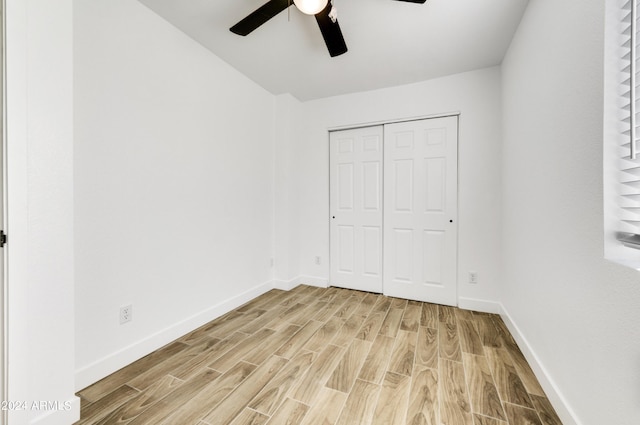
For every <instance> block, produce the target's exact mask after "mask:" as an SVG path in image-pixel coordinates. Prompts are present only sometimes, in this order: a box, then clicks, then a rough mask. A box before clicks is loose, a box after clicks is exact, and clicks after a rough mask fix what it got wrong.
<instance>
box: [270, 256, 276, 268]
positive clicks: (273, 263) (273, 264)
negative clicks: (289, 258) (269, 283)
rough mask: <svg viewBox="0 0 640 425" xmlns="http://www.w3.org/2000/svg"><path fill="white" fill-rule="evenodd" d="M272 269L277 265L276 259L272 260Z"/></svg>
mask: <svg viewBox="0 0 640 425" xmlns="http://www.w3.org/2000/svg"><path fill="white" fill-rule="evenodd" d="M270 264H271V267H273V266H275V265H276V259H275V258H271V263H270Z"/></svg>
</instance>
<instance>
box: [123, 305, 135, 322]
mask: <svg viewBox="0 0 640 425" xmlns="http://www.w3.org/2000/svg"><path fill="white" fill-rule="evenodd" d="M132 320H133V306H132V305H128V306H125V307H120V324H121V325H123V324H125V323H127V322H130V321H132Z"/></svg>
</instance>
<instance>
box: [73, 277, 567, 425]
mask: <svg viewBox="0 0 640 425" xmlns="http://www.w3.org/2000/svg"><path fill="white" fill-rule="evenodd" d="M78 395H79V396H80V397H81V398H82V419H81V420H80V422H78V424H83V425H87V424H130V425H137V424H153V425H160V424H175V425H192V424H193V425H248V424H252V425H259V424H290V425H293V424H303V425H316V424H317V425H329V424H339V425H358V424H384V425H395V424H403V425H404V424H406V425H422V424H424V425H561V422H560V420H559V419H558V417H557V415H556V413H555V412H554V410H553V408H552V407H551V405H550V403H549V401H548V400H547V398H546V396H545V394H544V392H543V391H542V388H541V387H540V385H539V384H538V381H537V380H536V377H535V376H534V374H533V372H532V371H531V369H530V367H529V365H528V364H527V362H526V360H525V358H524V357H523V355H522V353H521V352H520V350H519V349H518V347H517V346H516V344H515V342H514V340H513V338H512V337H511V335H510V334H509V332H508V330H507V328H506V327H505V325H504V323H503V322H502V320H501V319H500V317H499V316H496V315H490V314H485V313H475V312H471V311H467V310H461V309H457V308H452V307H445V306H439V305H435V304H427V303H420V302H414V301H406V300H401V299H397V298H389V297H385V296H383V295H377V294H370V293H366V292H358V291H350V290H346V289H339V288H328V289H324V288H314V287H310V286H299V287H297V288H295V289H294V290H292V291H288V292H285V291H279V290H272V291H270V292H268V293H266V294H264V295H262V296H261V297H259V298H256V299H255V300H253V301H251V302H249V303H247V304H245V305H244V306H242V307H240V308H238V309H236V310H234V311H232V312H230V313H228V314H226V315H224V316H223V317H220V318H218V319H216V320H214V321H212V322H210V323H208V324H206V325H205V326H203V327H201V328H199V329H197V330H195V331H193V332H191V333H190V334H188V335H185V336H184V337H182V338H180V339H179V340H177V341H174V342H172V343H171V344H169V345H166V346H165V347H163V348H160V349H159V350H157V351H155V352H154V353H151V354H149V355H148V356H146V357H144V358H142V359H140V360H138V361H136V362H135V363H133V364H131V365H129V366H127V367H125V368H123V369H121V370H119V371H118V372H115V373H114V374H112V375H110V376H108V377H106V378H105V379H103V380H101V381H100V382H97V383H96V384H94V385H92V386H90V387H88V388H85V389H84V390H82V391H80V392H79V394H78Z"/></svg>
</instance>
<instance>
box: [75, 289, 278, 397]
mask: <svg viewBox="0 0 640 425" xmlns="http://www.w3.org/2000/svg"><path fill="white" fill-rule="evenodd" d="M272 288H273V284H272V282H266V283H263V284H260V285H257V286H255V287H253V288H251V289H249V290H247V291H245V292H243V293H241V294H238V295H236V296H234V297H232V298H229V299H228V300H225V301H222V302H220V303H218V304H216V305H214V306H213V307H210V308H208V309H206V310H204V311H201V312H200V313H197V314H194V315H193V316H191V317H188V318H186V319H184V320H182V321H180V322H178V323H175V324H174V325H171V326H169V327H168V328H165V329H163V330H161V331H159V332H156V333H155V334H153V335H150V336H148V337H146V338H144V339H142V340H140V341H138V342H136V343H134V344H132V345H129V346H128V347H125V348H123V349H121V350H119V351H117V352H115V353H112V354H110V355H108V356H106V357H104V358H102V359H100V360H98V361H96V362H94V363H92V364H90V365H88V366H84V367H82V368H80V369H78V370H76V373H75V384H76V391H79V390H81V389H83V388H85V387H87V386H89V385H91V384H93V383H95V382H97V381H99V380H100V379H102V378H104V377H105V376H108V375H110V374H112V373H113V372H115V371H117V370H119V369H121V368H123V367H124V366H126V365H128V364H130V363H133V362H134V361H136V360H138V359H140V358H142V357H144V356H146V355H147V354H149V353H151V352H153V351H155V350H157V349H158V348H160V347H162V346H164V345H166V344H168V343H170V342H171V341H174V340H175V339H178V338H180V337H181V336H183V335H185V334H187V333H189V332H191V331H192V330H194V329H197V328H198V327H200V326H202V325H204V324H205V323H207V322H210V321H212V320H213V319H216V318H218V317H220V316H222V315H223V314H225V313H228V312H229V311H231V310H233V309H234V308H237V307H240V306H241V305H242V304H245V303H246V302H248V301H251V300H252V299H254V298H256V297H258V296H260V295H262V294H264V293H265V292H267V291H269V290H270V289H272Z"/></svg>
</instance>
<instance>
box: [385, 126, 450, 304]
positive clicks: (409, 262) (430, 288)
mask: <svg viewBox="0 0 640 425" xmlns="http://www.w3.org/2000/svg"><path fill="white" fill-rule="evenodd" d="M457 128H458V125H457V118H456V117H447V118H436V119H428V120H420V121H411V122H404V123H395V124H388V125H385V126H384V143H385V147H384V167H385V177H384V190H383V192H384V247H383V251H384V262H383V270H384V271H383V281H384V293H385V294H387V295H390V296H396V297H402V298H408V299H414V300H419V301H428V302H435V303H439V304H448V305H456V301H457V288H456V285H457V282H456V281H457V279H456V251H457V246H456V244H457V224H456V218H457V184H458V183H457V148H458V131H457Z"/></svg>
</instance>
